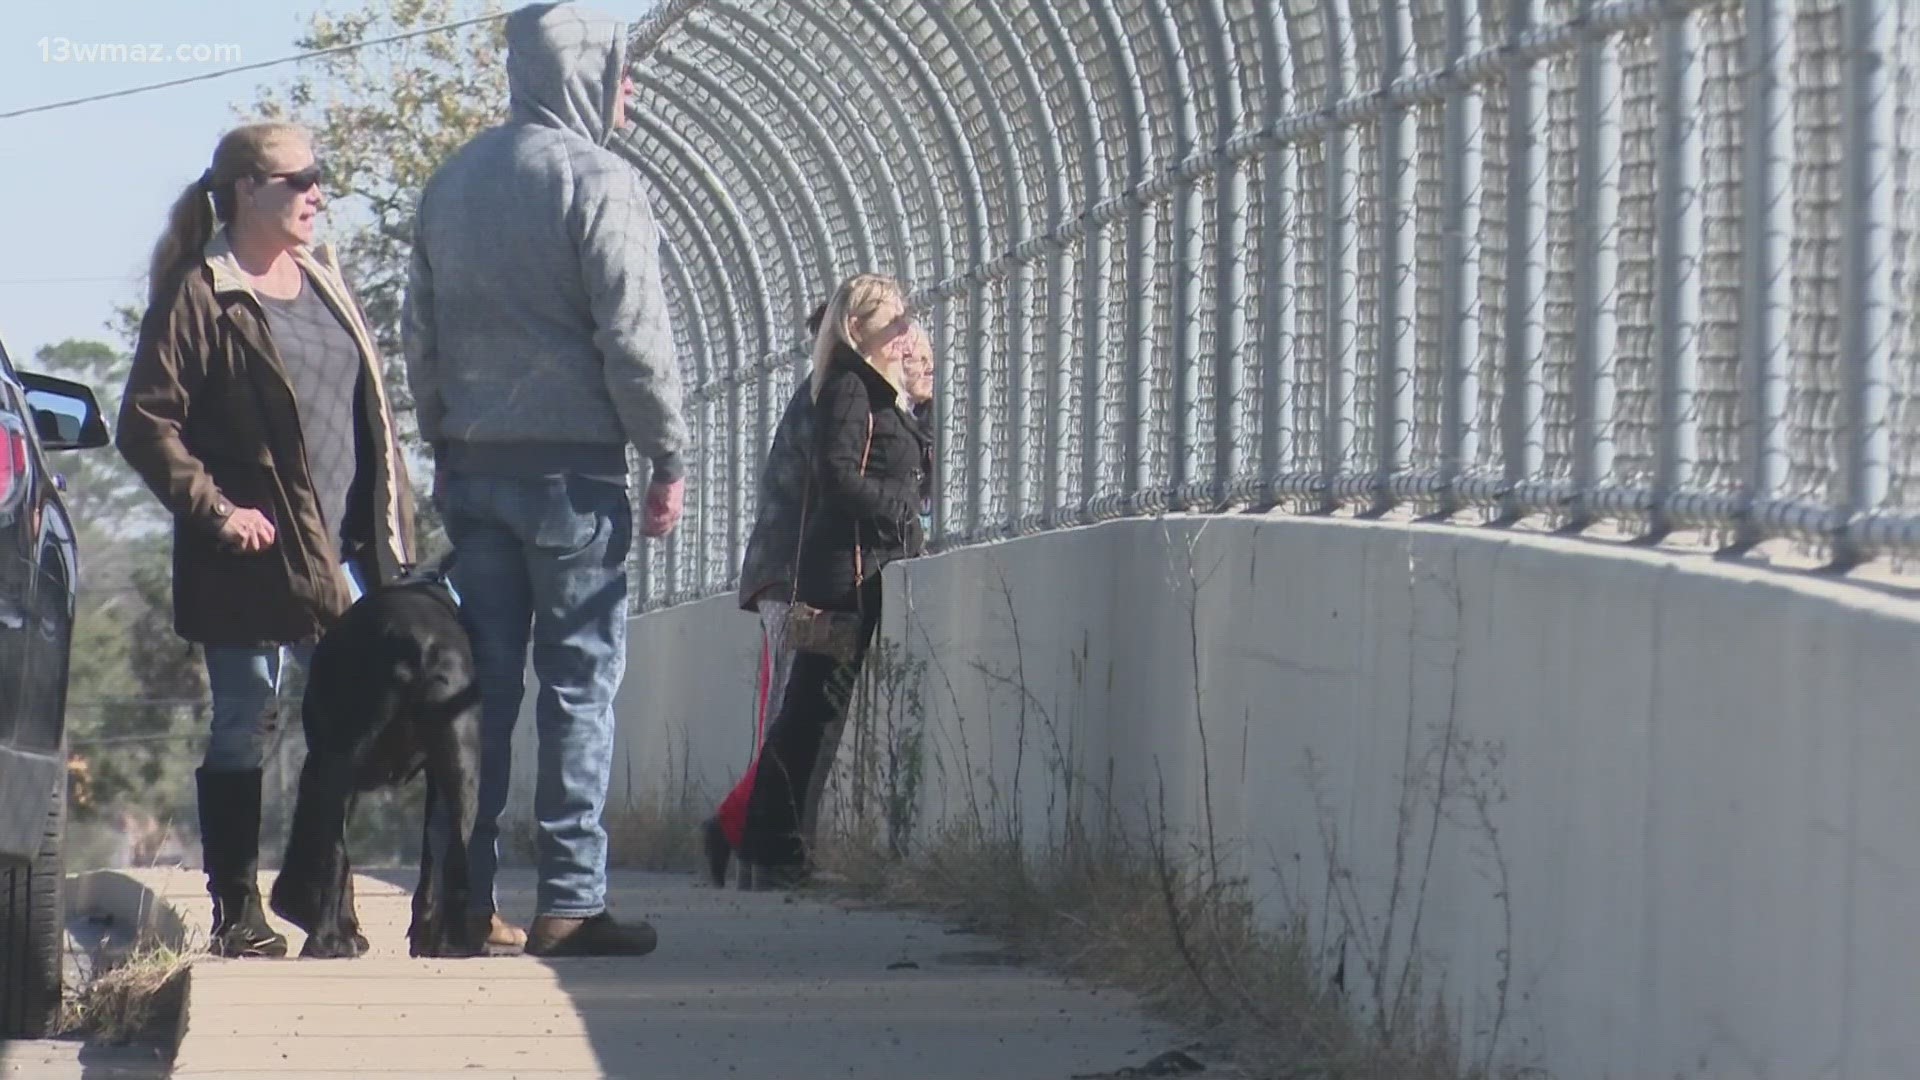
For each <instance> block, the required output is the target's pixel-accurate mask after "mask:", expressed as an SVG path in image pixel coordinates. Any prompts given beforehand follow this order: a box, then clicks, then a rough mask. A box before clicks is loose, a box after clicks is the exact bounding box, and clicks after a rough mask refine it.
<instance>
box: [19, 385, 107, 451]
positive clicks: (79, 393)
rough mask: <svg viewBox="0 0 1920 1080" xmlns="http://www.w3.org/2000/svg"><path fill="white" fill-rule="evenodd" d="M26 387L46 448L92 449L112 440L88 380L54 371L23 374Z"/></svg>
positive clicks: (43, 447)
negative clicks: (60, 376) (64, 376)
mask: <svg viewBox="0 0 1920 1080" xmlns="http://www.w3.org/2000/svg"><path fill="white" fill-rule="evenodd" d="M20 384H21V385H22V386H24V387H26V388H27V408H28V409H29V410H30V411H31V412H32V413H33V426H34V429H35V430H36V431H37V432H38V433H39V435H40V446H41V448H42V449H45V450H91V449H93V448H94V447H96V446H105V445H107V444H108V443H110V442H112V441H113V437H112V435H110V434H109V433H108V431H107V421H106V418H105V417H103V416H101V415H100V401H99V399H97V398H95V397H94V396H93V391H92V390H91V389H89V388H88V387H87V385H86V384H85V383H77V382H73V381H72V380H70V379H56V378H54V377H53V376H51V375H35V374H29V373H27V372H22V373H21V374H20Z"/></svg>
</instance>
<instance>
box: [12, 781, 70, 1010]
mask: <svg viewBox="0 0 1920 1080" xmlns="http://www.w3.org/2000/svg"><path fill="white" fill-rule="evenodd" d="M66 788H67V785H66V778H65V776H64V775H63V776H62V777H61V780H60V783H59V784H58V785H56V786H55V788H54V792H53V799H52V805H50V806H49V807H48V808H47V831H46V833H45V834H44V835H42V836H41V837H40V851H39V852H38V853H37V854H36V855H35V856H34V858H33V861H32V862H31V863H28V864H26V865H24V866H9V867H6V868H4V869H0V1038H5V1039H38V1038H42V1037H45V1036H46V1035H48V1034H50V1033H51V1032H52V1031H53V1028H54V1022H55V1021H56V1020H57V1019H58V1018H59V1016H60V963H61V959H62V958H61V951H62V950H61V944H62V942H63V941H64V939H65V934H64V932H63V925H62V915H61V908H60V883H61V878H62V877H63V874H62V873H61V870H62V866H61V857H60V842H61V839H62V834H63V833H64V832H65V831H66V822H67V790H66Z"/></svg>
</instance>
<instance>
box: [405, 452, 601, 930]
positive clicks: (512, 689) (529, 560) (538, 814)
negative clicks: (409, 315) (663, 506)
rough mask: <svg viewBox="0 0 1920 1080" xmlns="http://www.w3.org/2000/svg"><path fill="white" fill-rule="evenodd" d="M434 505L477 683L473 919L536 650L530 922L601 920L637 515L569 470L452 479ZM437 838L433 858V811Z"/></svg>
mask: <svg viewBox="0 0 1920 1080" xmlns="http://www.w3.org/2000/svg"><path fill="white" fill-rule="evenodd" d="M437 496H438V499H439V509H440V513H441V518H442V520H443V521H444V523H445V525H446V529H447V538H448V539H449V540H451V541H452V542H453V549H454V562H453V571H452V578H453V586H454V588H455V589H456V590H458V591H459V594H460V604H461V612H460V614H461V620H462V621H463V622H464V623H465V624H466V626H467V631H468V633H469V634H470V635H471V636H472V638H473V651H474V662H475V666H476V667H477V669H478V671H479V680H480V702H481V706H480V707H481V736H480V746H481V758H480V794H479V800H480V806H479V816H478V822H477V823H476V825H475V828H474V834H473V844H472V847H471V848H470V849H469V859H470V860H471V862H470V865H471V877H470V883H471V889H472V892H471V896H472V904H471V909H470V913H472V914H485V913H487V912H491V911H493V910H494V909H495V898H494V875H495V872H496V871H497V870H498V869H499V858H500V854H499V839H500V813H501V811H502V810H504V809H505V808H506V803H507V789H508V784H509V781H510V779H511V776H512V760H513V729H514V724H515V722H516V721H517V720H518V719H519V715H520V700H521V697H522V696H523V695H524V693H525V690H526V686H525V678H524V674H523V673H524V672H525V670H526V665H527V650H528V647H529V645H531V647H532V650H533V671H534V676H535V678H536V679H537V680H538V682H539V687H538V693H537V696H536V698H535V704H534V717H535V723H536V724H537V732H538V735H539V742H540V750H539V759H538V769H537V772H536V777H535V783H534V798H533V812H534V818H535V820H536V821H537V823H538V825H539V832H538V837H537V848H536V850H537V852H538V857H539V869H540V884H539V889H538V893H537V896H536V901H535V903H536V909H535V914H536V915H555V916H561V917H566V918H579V917H584V916H590V915H597V914H599V913H600V912H601V911H604V910H605V909H606V895H607V834H606V830H605V828H604V827H603V826H602V825H601V821H600V815H601V813H602V811H603V810H604V809H605V807H606V801H607V783H608V780H609V779H610V776H611V772H612V768H613V729H614V713H613V698H614V694H615V692H616V691H617V690H619V688H620V680H621V676H622V675H623V674H624V673H625V670H626V661H627V554H628V552H629V551H631V550H632V547H633V508H632V503H631V500H630V499H629V498H628V497H627V489H626V486H625V485H624V484H622V483H615V482H612V481H607V480H598V479H592V478H589V477H585V476H578V475H568V474H559V475H551V476H530V477H516V476H482V475H471V474H455V475H453V476H451V477H449V478H448V481H447V487H446V490H445V491H444V492H439V493H437ZM438 810H439V808H436V811H438ZM434 833H435V837H436V849H438V846H439V845H440V844H444V843H445V842H446V841H445V836H446V822H445V818H444V816H442V815H440V814H438V813H437V814H436V821H435V829H434Z"/></svg>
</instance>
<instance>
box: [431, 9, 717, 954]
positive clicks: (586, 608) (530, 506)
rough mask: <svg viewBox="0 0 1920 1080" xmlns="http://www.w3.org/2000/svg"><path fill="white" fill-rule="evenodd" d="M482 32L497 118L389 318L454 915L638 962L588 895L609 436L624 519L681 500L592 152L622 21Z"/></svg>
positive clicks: (459, 159)
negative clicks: (525, 839) (426, 556)
mask: <svg viewBox="0 0 1920 1080" xmlns="http://www.w3.org/2000/svg"><path fill="white" fill-rule="evenodd" d="M506 37H507V82H508V86H509V89H510V98H511V105H512V116H511V118H510V119H509V120H508V121H507V122H506V123H505V124H503V125H501V126H499V127H496V128H493V129H491V130H489V131H486V132H483V133H482V134H480V135H478V136H476V137H475V138H474V139H473V140H472V141H470V142H468V143H467V144H466V145H465V146H463V147H462V148H461V149H459V150H458V151H456V152H455V153H454V154H453V155H452V156H451V157H450V158H448V160H447V161H446V162H445V163H444V164H443V165H442V166H441V167H440V169H439V170H438V171H437V172H435V173H434V175H433V177H432V178H431V179H430V180H428V182H427V184H426V187H425V189H424V190H423V191H422V193H421V197H420V203H419V207H418V215H417V218H416V220H415V223H414V246H413V263H412V269H411V274H410V280H409V289H408V295H407V300H406V305H405V313H404V320H403V323H404V338H405V349H406V359H407V374H408V380H409V383H410V385H411V389H412V391H413V397H414V401H415V404H416V407H417V409H418V417H419V423H420V432H421V435H422V436H423V437H424V438H425V439H426V441H427V442H428V443H429V444H430V445H431V446H432V448H433V455H434V475H435V484H434V502H435V505H436V506H437V508H438V509H439V511H440V514H441V517H442V519H443V521H444V522H445V524H446V529H447V535H448V538H449V539H450V540H451V541H452V542H453V546H454V555H455V558H454V565H453V571H452V574H453V583H454V587H455V588H456V589H457V590H458V591H459V593H460V597H461V601H462V605H463V615H464V618H465V621H466V623H467V625H468V628H469V630H470V631H471V633H472V636H473V645H474V653H475V659H476V661H477V664H478V667H479V671H480V683H481V696H482V702H483V705H482V711H483V714H484V717H485V719H484V722H483V729H484V730H483V745H482V752H481V778H480V795H479V805H480V818H479V822H478V825H477V827H476V828H475V830H474V842H473V847H474V850H473V852H472V853H471V863H472V866H473V888H472V895H473V897H474V902H475V905H476V907H475V910H474V911H473V912H472V913H471V917H472V919H473V922H474V924H475V929H476V931H477V932H478V934H479V936H481V937H483V939H484V940H485V941H486V943H487V945H488V946H489V948H490V949H491V950H492V951H510V950H511V949H513V948H514V947H517V946H520V945H522V944H524V946H525V949H526V951H527V952H529V953H532V954H535V955H542V956H567V955H571V956H581V955H638V954H642V953H646V952H649V951H651V950H652V948H653V947H654V944H655V935H654V931H653V928H652V927H650V926H648V925H647V924H646V923H644V922H626V923H622V922H617V921H615V920H614V919H613V917H612V916H611V914H609V913H608V912H607V910H606V864H607V837H606V831H605V829H604V828H602V826H601V824H600V816H601V811H602V809H603V808H604V806H605V803H606V795H607V783H608V778H609V775H610V770H611V766H612V759H613V726H614V725H613V699H614V693H615V691H616V690H617V689H618V688H619V685H620V680H621V676H622V674H623V671H624V666H625V662H626V644H627V643H626V625H627V587H628V586H627V572H626V561H627V556H628V554H629V551H630V549H631V547H632V541H633V508H632V506H631V503H630V500H629V499H628V497H627V450H628V448H629V447H632V448H633V449H634V450H636V451H638V456H639V458H640V460H641V461H642V462H644V463H645V464H646V465H647V466H648V467H650V469H651V475H650V478H649V479H650V483H649V486H648V489H647V497H646V505H645V508H644V514H643V518H642V528H641V531H642V532H643V533H644V534H645V535H647V536H649V537H663V536H665V535H667V534H668V533H669V532H671V531H672V529H673V527H674V525H675V523H676V522H677V521H678V518H679V515H680V506H681V483H682V481H681V463H680V453H681V449H682V447H683V446H684V445H685V443H686V426H685V422H684V421H683V419H682V417H681V392H680V378H679V369H678V365H677V362H676V360H675V356H674V344H673V333H672V327H671V326H670V324H669V322H668V317H667V306H666V296H665V293H664V290H663V287H662V284H661V277H660V267H659V254H658V252H659V243H660V240H659V233H658V231H657V229H656V227H655V224H654V220H653V214H652V211H651V209H650V208H649V205H648V201H647V193H646V190H645V188H644V186H643V185H642V182H641V180H640V177H639V176H638V174H637V173H636V172H635V170H634V169H633V167H632V166H631V165H629V164H628V163H627V162H625V161H623V160H621V159H620V158H619V157H618V156H616V155H615V154H614V153H613V152H612V151H610V150H608V149H607V148H606V145H607V142H608V139H609V138H610V137H611V135H612V134H613V133H614V132H615V131H617V130H618V129H619V128H620V127H621V125H622V124H623V123H624V118H625V108H626V99H627V97H628V96H629V95H630V94H631V93H632V82H631V81H630V79H629V78H628V76H627V74H626V67H627V57H626V37H627V28H626V27H625V25H623V24H622V23H621V22H619V21H618V20H615V19H612V18H609V17H606V16H603V15H599V14H596V13H594V12H591V11H588V10H584V9H582V8H581V7H579V6H578V5H576V4H532V5H529V6H527V7H523V8H520V9H519V10H517V11H515V12H513V13H512V14H511V15H510V16H508V18H507V23H506ZM529 645H531V646H532V657H533V668H534V674H535V676H536V678H537V679H538V681H539V684H540V685H539V692H538V697H537V699H536V718H537V723H538V725H539V745H540V750H539V765H538V771H537V780H536V788H535V794H534V814H535V817H536V818H537V819H538V822H539V828H540V838H539V843H538V850H539V861H540V885H539V892H538V896H537V901H536V904H537V906H536V910H535V917H534V920H533V924H532V925H531V926H530V927H529V928H528V930H527V932H526V933H525V934H524V935H523V934H522V933H521V932H520V931H519V930H518V929H517V928H515V927H513V926H512V925H511V924H508V923H506V922H504V921H503V920H502V919H501V918H500V916H499V915H498V913H497V911H496V909H495V905H494V889H493V879H494V872H495V870H496V868H497V866H498V851H497V842H498V838H499V815H500V812H501V810H502V809H503V808H504V806H505V804H506V797H507V787H508V778H509V775H510V772H511V769H510V759H511V754H512V736H513V726H514V721H515V719H516V718H517V717H518V715H519V711H520V701H521V697H522V695H523V694H524V692H525V686H524V680H523V677H522V672H524V671H525V669H526V661H527V654H528V647H529Z"/></svg>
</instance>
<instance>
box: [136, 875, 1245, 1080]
mask: <svg viewBox="0 0 1920 1080" xmlns="http://www.w3.org/2000/svg"><path fill="white" fill-rule="evenodd" d="M382 876H383V877H388V878H390V880H387V881H383V880H379V879H377V878H374V877H367V876H362V877H361V878H360V879H359V880H358V882H357V883H356V888H358V890H359V898H360V916H361V920H362V923H363V924H364V928H365V932H366V934H367V937H368V938H369V939H370V940H371V941H372V944H373V952H372V953H371V954H370V955H368V956H366V957H363V958H361V959H359V960H329V961H310V960H293V959H288V960H250V961H225V960H214V959H208V960H203V961H201V962H200V963H198V964H196V965H195V967H194V971H193V983H192V989H191V996H190V1000H189V1004H188V1017H187V1033H186V1038H185V1040H184V1042H183V1043H182V1044H181V1046H180V1052H179V1056H178V1058H177V1059H176V1061H175V1066H174V1075H175V1076H177V1077H182V1078H188V1077H207V1076H248V1077H254V1076H266V1075H272V1076H275V1077H282V1076H290V1077H301V1078H319V1077H336V1076H337V1077H349V1076H353V1077H368V1076H396V1077H463V1078H472V1077H523V1078H528V1080H531V1078H536V1077H539V1078H546V1077H554V1078H558V1077H588V1076H605V1077H661V1078H674V1080H681V1078H684V1080H697V1078H702V1077H716V1078H732V1077H755V1078H766V1080H776V1078H777V1080H809V1078H815V1077H818V1078H827V1077H832V1078H835V1080H862V1078H875V1080H879V1078H886V1080H944V1078H953V1080H961V1078H967V1080H974V1078H981V1077H990V1078H992V1080H1023V1078H1029V1077H1030V1078H1033V1080H1070V1078H1072V1077H1076V1076H1086V1075H1098V1074H1111V1073H1113V1072H1115V1071H1116V1070H1119V1069H1121V1068H1123V1067H1126V1066H1138V1065H1140V1064H1142V1063H1144V1062H1146V1061H1147V1060H1148V1059H1150V1058H1152V1057H1154V1056H1156V1055H1158V1054H1161V1053H1163V1052H1165V1051H1167V1050H1170V1049H1173V1048H1175V1047H1176V1046H1178V1045H1179V1042H1180V1039H1179V1036H1178V1034H1177V1033H1176V1032H1174V1031H1172V1030H1169V1029H1167V1028H1164V1027H1162V1026H1160V1025H1157V1024H1153V1023H1150V1022H1147V1021H1144V1020H1142V1019H1141V1018H1140V1017H1139V1015H1138V1014H1137V1013H1136V1012H1134V1011H1133V1010H1132V1008H1131V1007H1130V1005H1131V1003H1130V1002H1129V1001H1128V1000H1127V999H1126V997H1125V996H1124V995H1120V994H1116V993H1112V992H1099V991H1094V990H1090V989H1083V988H1075V987H1071V986H1069V985H1067V984H1065V983H1063V982H1061V981H1060V980H1057V979H1052V978H1048V977H1045V976H1043V975H1041V974H1038V973H1036V972H1033V971H1031V970H1026V969H1022V968H1018V967H1014V966H1011V965H1009V964H1006V963H1004V962H1002V957H1001V956H1000V954H999V952H998V948H997V946H996V944H995V943H994V942H992V941H990V940H987V939H984V938H979V937H975V936H972V935H965V934H958V933H954V932H951V931H949V930H947V929H946V928H944V927H941V926H939V925H937V924H934V923H930V922H926V921H923V920H919V919H915V918H912V917H908V916H903V915H899V914H893V913H882V912H875V911H870V910H869V911H856V910H848V909H843V908H840V907H837V906H834V905H831V904H827V903H822V902H818V901H812V900H795V901H791V902H790V901H789V900H788V898H787V897H785V896H783V895H780V894H768V893H740V892H735V891H728V892H716V891H714V890H713V889H711V888H707V887H704V886H702V885H700V884H697V883H696V881H695V880H694V879H693V878H691V877H686V876H679V875H665V874H637V873H622V874H617V875H616V876H615V880H614V891H613V909H614V911H615V912H616V914H622V915H627V916H642V917H645V918H647V919H649V920H651V921H652V922H653V923H654V925H655V926H656V927H658V928H659V931H660V948H659V949H658V950H657V951H656V952H654V953H653V954H652V955H651V956H647V957H644V958H639V959H629V960H611V959H608V960H560V961H541V960H535V959H531V958H511V959H475V960H461V961H416V960H412V959H409V958H408V957H407V956H406V940H405V937H404V933H405V928H406V923H407V910H408V895H409V888H410V882H411V872H410V871H409V872H406V873H404V874H393V875H382ZM269 883H270V882H263V887H264V886H265V885H267V884H269ZM151 884H152V885H153V887H154V888H155V889H156V891H159V892H161V893H163V895H169V896H171V897H172V898H173V899H174V900H175V901H176V902H178V903H179V904H180V906H181V907H182V908H183V910H184V912H185V914H186V915H187V916H188V917H189V919H190V920H196V921H197V922H196V925H195V929H196V930H197V932H198V933H199V934H200V935H201V936H202V938H204V934H205V929H206V926H205V922H206V919H207V912H206V911H205V908H206V903H205V893H204V892H203V891H202V889H201V885H200V883H199V881H198V880H196V877H195V875H190V874H171V875H164V876H163V875H155V878H154V880H153V881H152V882H151ZM531 886H532V881H531V878H530V876H528V875H527V874H525V873H524V872H523V873H519V874H514V873H510V872H509V873H505V874H503V881H502V895H501V906H502V909H503V910H504V911H506V912H507V913H508V914H509V915H510V916H513V917H516V918H522V919H524V918H525V913H526V912H527V911H529V910H530V909H531V907H532V892H531ZM290 939H291V942H292V946H293V950H294V951H295V952H297V951H298V949H299V946H300V938H299V936H298V935H297V933H295V934H293V935H290ZM1216 1075H1217V1074H1216Z"/></svg>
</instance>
